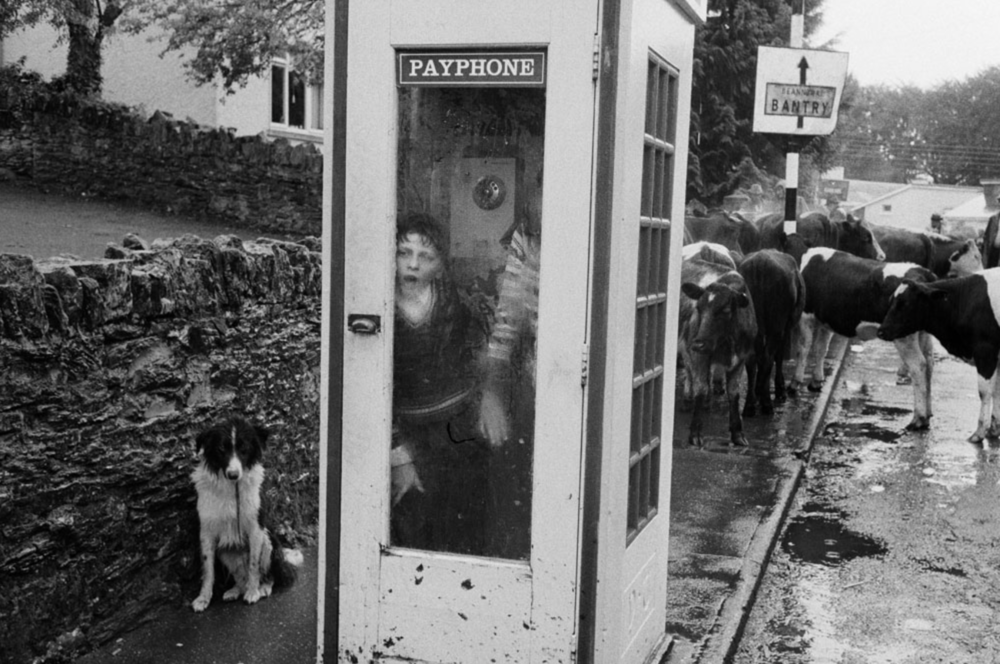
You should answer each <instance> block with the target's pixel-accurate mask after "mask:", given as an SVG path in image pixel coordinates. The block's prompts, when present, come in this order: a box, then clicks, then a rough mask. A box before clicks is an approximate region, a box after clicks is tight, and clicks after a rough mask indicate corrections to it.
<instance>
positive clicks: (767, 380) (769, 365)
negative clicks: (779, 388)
mask: <svg viewBox="0 0 1000 664" xmlns="http://www.w3.org/2000/svg"><path fill="white" fill-rule="evenodd" d="M758 352H759V355H758V357H760V359H759V360H758V361H757V385H756V387H755V391H756V396H757V403H759V404H760V412H761V413H763V414H764V415H773V414H774V402H773V401H771V371H772V370H773V369H774V346H773V344H771V343H766V344H764V347H763V348H762V349H761V350H760V351H758ZM749 390H750V385H749V384H748V385H747V391H748V392H749Z"/></svg>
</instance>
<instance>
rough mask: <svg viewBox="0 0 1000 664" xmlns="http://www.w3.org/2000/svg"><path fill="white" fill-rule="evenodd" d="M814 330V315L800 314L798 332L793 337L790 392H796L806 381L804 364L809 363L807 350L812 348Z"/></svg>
mask: <svg viewBox="0 0 1000 664" xmlns="http://www.w3.org/2000/svg"><path fill="white" fill-rule="evenodd" d="M815 331H816V317H815V316H813V315H812V314H802V318H800V319H799V333H798V334H797V335H796V337H795V377H794V378H792V385H791V391H792V392H796V391H797V390H798V389H799V388H800V387H802V385H804V384H805V382H806V365H807V364H808V363H809V350H810V349H811V348H812V340H813V335H814V333H815Z"/></svg>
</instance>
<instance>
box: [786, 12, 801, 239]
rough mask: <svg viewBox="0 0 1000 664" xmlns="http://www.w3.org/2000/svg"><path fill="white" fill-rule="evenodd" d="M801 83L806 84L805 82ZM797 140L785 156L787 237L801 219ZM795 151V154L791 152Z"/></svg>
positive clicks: (795, 37) (795, 35) (794, 44)
mask: <svg viewBox="0 0 1000 664" xmlns="http://www.w3.org/2000/svg"><path fill="white" fill-rule="evenodd" d="M805 4H806V2H805V0H802V4H801V5H800V10H799V11H798V12H796V13H793V14H792V29H791V36H790V38H789V40H788V45H789V46H790V47H791V48H802V41H803V40H802V36H803V32H804V30H805V13H806V11H805ZM800 71H801V76H802V77H803V78H804V77H805V75H806V69H805V67H803V68H802V69H801V70H800ZM800 83H802V84H805V81H804V80H800ZM798 125H799V127H801V126H802V118H801V117H799V122H798ZM797 138H798V137H796V138H793V139H790V141H789V151H788V153H787V154H786V156H785V220H784V224H783V228H784V231H785V235H791V234H792V233H794V232H796V230H797V225H798V224H797V223H796V220H797V219H798V218H799V211H798V208H799V206H798V202H799V153H798V151H797V145H798V141H797ZM792 149H795V150H796V151H795V152H792V151H791V150H792Z"/></svg>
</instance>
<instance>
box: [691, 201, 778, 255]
mask: <svg viewBox="0 0 1000 664" xmlns="http://www.w3.org/2000/svg"><path fill="white" fill-rule="evenodd" d="M684 229H685V231H687V235H689V236H690V238H691V241H692V242H698V241H701V240H705V241H707V242H714V243H716V244H721V245H723V246H725V247H728V248H730V249H733V250H735V251H738V252H740V253H741V254H743V255H746V254H749V253H752V252H754V251H757V250H758V249H760V231H759V230H757V226H756V225H755V224H754V223H753V222H752V221H750V220H748V219H745V218H744V217H743V216H742V215H740V214H738V213H736V212H726V211H725V210H719V209H714V210H710V211H709V212H708V214H707V216H704V217H700V216H693V215H692V216H687V217H684Z"/></svg>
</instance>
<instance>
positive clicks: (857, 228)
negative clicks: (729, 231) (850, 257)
mask: <svg viewBox="0 0 1000 664" xmlns="http://www.w3.org/2000/svg"><path fill="white" fill-rule="evenodd" d="M757 225H758V227H759V228H760V246H761V248H762V249H781V250H782V251H785V252H786V253H790V254H791V255H792V256H793V257H794V258H795V260H796V261H798V260H799V259H801V258H802V252H803V251H804V249H806V248H809V247H830V248H831V249H839V250H840V251H846V252H847V253H850V254H854V255H856V256H861V257H862V258H874V259H876V260H884V259H885V252H884V251H882V247H880V246H879V244H878V240H876V239H875V236H874V235H873V234H872V230H871V227H870V226H868V224H867V223H866V222H864V221H859V220H857V219H855V218H854V217H853V216H851V215H847V219H845V220H843V221H830V218H829V217H827V216H826V215H825V214H823V213H822V212H810V213H808V214H805V215H803V216H802V217H801V218H799V219H798V221H797V222H796V229H795V234H796V235H797V236H799V237H800V238H801V240H802V241H803V242H804V243H805V247H804V248H798V249H795V248H793V247H790V246H789V244H788V242H789V239H790V238H788V236H787V235H786V234H785V231H784V215H782V214H781V213H773V214H768V215H764V216H763V217H761V218H760V219H758V220H757Z"/></svg>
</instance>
